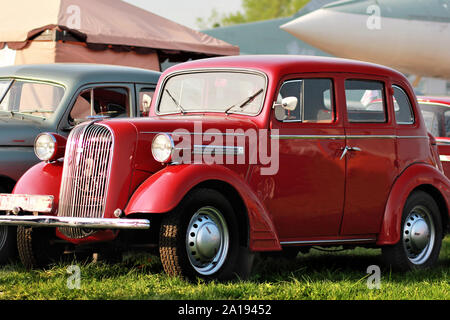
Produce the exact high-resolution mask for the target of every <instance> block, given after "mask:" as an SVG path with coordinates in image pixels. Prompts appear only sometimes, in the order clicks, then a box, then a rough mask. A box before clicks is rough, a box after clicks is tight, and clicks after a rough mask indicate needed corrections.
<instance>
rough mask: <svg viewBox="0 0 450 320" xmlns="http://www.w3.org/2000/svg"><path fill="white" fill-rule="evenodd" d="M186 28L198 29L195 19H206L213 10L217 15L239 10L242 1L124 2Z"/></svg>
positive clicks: (156, 0) (155, 0) (131, 0)
mask: <svg viewBox="0 0 450 320" xmlns="http://www.w3.org/2000/svg"><path fill="white" fill-rule="evenodd" d="M124 1H125V2H128V3H131V4H133V5H135V6H138V7H141V8H143V9H146V10H148V11H151V12H153V13H155V14H157V15H160V16H162V17H164V18H167V19H170V20H172V21H175V22H177V23H180V24H182V25H185V26H187V27H190V28H193V29H198V27H197V25H196V19H197V18H203V19H207V18H208V17H209V16H210V15H211V12H212V10H213V9H216V10H217V12H218V13H219V14H222V13H230V12H236V11H238V10H240V9H241V2H242V0H162V1H161V0H124Z"/></svg>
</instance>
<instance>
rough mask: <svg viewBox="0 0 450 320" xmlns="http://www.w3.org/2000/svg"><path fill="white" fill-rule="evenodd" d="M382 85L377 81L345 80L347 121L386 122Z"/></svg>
mask: <svg viewBox="0 0 450 320" xmlns="http://www.w3.org/2000/svg"><path fill="white" fill-rule="evenodd" d="M383 88H384V85H383V83H382V82H378V81H368V80H346V81H345V96H346V102H347V115H348V120H349V122H386V120H387V117H386V103H385V99H384V89H383Z"/></svg>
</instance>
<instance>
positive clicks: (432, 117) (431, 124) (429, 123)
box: [422, 109, 440, 137]
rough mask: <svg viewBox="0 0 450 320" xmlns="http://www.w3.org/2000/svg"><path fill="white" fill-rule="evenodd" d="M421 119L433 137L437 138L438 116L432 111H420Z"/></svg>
mask: <svg viewBox="0 0 450 320" xmlns="http://www.w3.org/2000/svg"><path fill="white" fill-rule="evenodd" d="M422 115H423V119H424V120H425V126H426V127H427V129H428V131H429V132H430V133H431V134H432V135H433V136H435V137H439V136H440V134H439V119H438V114H437V113H435V112H433V111H425V110H423V109H422Z"/></svg>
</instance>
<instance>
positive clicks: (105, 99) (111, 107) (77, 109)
mask: <svg viewBox="0 0 450 320" xmlns="http://www.w3.org/2000/svg"><path fill="white" fill-rule="evenodd" d="M129 101H130V100H129V94H128V89H126V88H120V87H98V88H92V89H87V90H84V91H82V92H81V93H80V95H79V96H78V98H77V100H76V101H75V104H74V105H73V108H72V111H71V112H70V116H69V122H70V123H71V124H72V125H74V124H78V123H81V122H83V121H86V120H88V117H90V116H105V117H109V118H116V117H129V116H130V102H129Z"/></svg>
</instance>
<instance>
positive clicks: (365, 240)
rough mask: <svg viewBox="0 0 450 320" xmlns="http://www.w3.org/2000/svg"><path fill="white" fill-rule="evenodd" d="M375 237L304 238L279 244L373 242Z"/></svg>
mask: <svg viewBox="0 0 450 320" xmlns="http://www.w3.org/2000/svg"><path fill="white" fill-rule="evenodd" d="M376 240H377V239H376V238H361V239H336V240H304V241H282V242H280V244H281V245H288V244H338V243H348V242H375V241H376Z"/></svg>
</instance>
